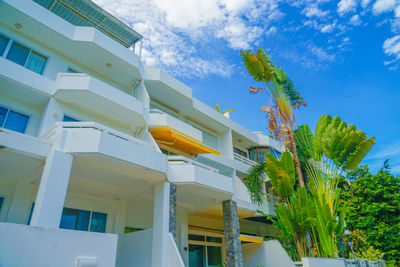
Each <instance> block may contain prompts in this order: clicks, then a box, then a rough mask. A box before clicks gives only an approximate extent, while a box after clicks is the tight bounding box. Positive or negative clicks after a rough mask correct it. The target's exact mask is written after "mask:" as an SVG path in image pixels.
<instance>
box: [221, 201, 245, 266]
mask: <svg viewBox="0 0 400 267" xmlns="http://www.w3.org/2000/svg"><path fill="white" fill-rule="evenodd" d="M222 210H223V214H224V236H225V252H226V253H225V254H226V258H227V260H228V262H227V263H228V267H243V257H242V246H241V244H240V228H239V218H238V211H237V204H236V201H233V200H226V201H223V202H222Z"/></svg>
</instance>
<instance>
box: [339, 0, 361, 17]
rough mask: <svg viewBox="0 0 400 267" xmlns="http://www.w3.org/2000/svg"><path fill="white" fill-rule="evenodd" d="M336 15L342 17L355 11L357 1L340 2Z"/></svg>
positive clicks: (346, 0)
mask: <svg viewBox="0 0 400 267" xmlns="http://www.w3.org/2000/svg"><path fill="white" fill-rule="evenodd" d="M337 6H338V9H337V11H338V13H339V15H341V16H343V15H344V14H346V13H348V12H352V11H355V9H356V7H357V1H356V0H340V2H339V3H338V5H337Z"/></svg>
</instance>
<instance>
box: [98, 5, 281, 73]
mask: <svg viewBox="0 0 400 267" xmlns="http://www.w3.org/2000/svg"><path fill="white" fill-rule="evenodd" d="M275 1H276V0H266V1H262V2H261V1H256V0H147V1H142V0H95V2H96V3H97V4H99V5H100V6H102V7H103V8H104V9H106V10H107V11H109V12H110V13H112V14H113V15H115V16H116V17H118V18H119V19H121V20H122V21H123V22H125V23H126V24H128V25H129V26H131V27H132V28H133V29H135V30H136V31H137V32H139V33H141V34H142V35H143V37H144V38H143V49H142V57H143V60H144V62H145V64H147V65H156V66H158V67H161V68H163V69H165V70H167V71H168V72H169V73H171V74H172V75H175V76H180V77H193V76H194V77H205V76H207V75H213V74H216V75H221V76H229V75H231V73H232V71H233V69H234V64H233V63H232V62H230V60H229V59H228V58H226V56H225V55H226V54H225V53H223V52H221V51H223V49H224V48H229V49H233V50H241V49H249V48H250V47H252V46H253V45H257V44H258V43H259V41H260V40H262V39H263V38H265V37H266V36H269V35H271V34H274V33H275V32H276V31H277V29H276V27H274V26H273V25H271V23H272V22H273V21H276V20H279V19H280V18H281V17H283V16H284V14H283V13H282V12H280V11H279V9H278V5H277V4H276V2H275Z"/></svg>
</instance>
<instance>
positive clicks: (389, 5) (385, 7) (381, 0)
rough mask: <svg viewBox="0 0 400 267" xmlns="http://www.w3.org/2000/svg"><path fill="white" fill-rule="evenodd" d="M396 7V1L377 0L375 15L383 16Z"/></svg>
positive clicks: (374, 7)
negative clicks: (382, 14)
mask: <svg viewBox="0 0 400 267" xmlns="http://www.w3.org/2000/svg"><path fill="white" fill-rule="evenodd" d="M395 5H396V0H377V1H376V2H375V4H374V5H373V7H372V9H373V11H374V14H381V13H383V12H388V11H391V10H393V9H394V7H395Z"/></svg>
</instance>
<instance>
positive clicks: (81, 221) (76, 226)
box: [60, 208, 90, 231]
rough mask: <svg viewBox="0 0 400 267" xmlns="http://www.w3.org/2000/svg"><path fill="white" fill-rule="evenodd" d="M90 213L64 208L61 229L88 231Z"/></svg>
mask: <svg viewBox="0 0 400 267" xmlns="http://www.w3.org/2000/svg"><path fill="white" fill-rule="evenodd" d="M89 219H90V211H86V210H76V209H70V208H64V209H63V212H62V215H61V222H60V228H63V229H71V230H82V231H87V230H88V228H89Z"/></svg>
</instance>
